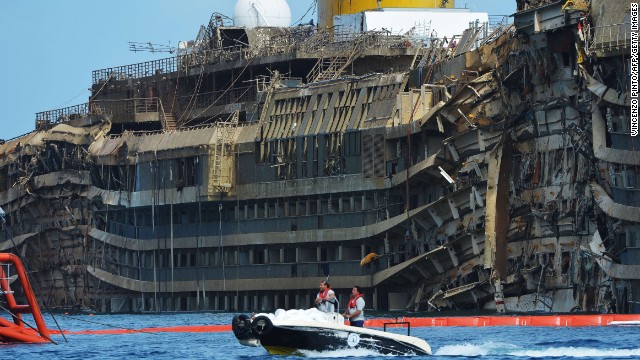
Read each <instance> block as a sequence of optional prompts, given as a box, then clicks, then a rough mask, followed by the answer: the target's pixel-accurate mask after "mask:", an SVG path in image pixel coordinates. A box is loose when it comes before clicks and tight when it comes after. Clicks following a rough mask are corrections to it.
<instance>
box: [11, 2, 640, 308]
mask: <svg viewBox="0 0 640 360" xmlns="http://www.w3.org/2000/svg"><path fill="white" fill-rule="evenodd" d="M387 2H389V4H391V3H394V2H393V1H390V0H386V1H384V2H382V3H383V5H386V4H387ZM431 2H433V1H431ZM602 2H603V1H602V0H593V1H592V2H591V4H590V6H588V5H587V4H584V3H582V2H578V1H570V2H564V1H556V2H548V1H539V2H537V3H535V4H534V3H533V2H529V3H528V4H519V8H518V12H517V13H516V14H515V15H514V16H513V18H514V23H513V25H508V24H507V23H506V22H500V23H497V22H492V21H483V22H480V21H478V22H472V23H471V24H468V22H467V25H468V26H466V27H464V28H462V29H460V33H459V35H457V36H455V37H451V36H448V37H438V36H437V35H434V36H431V34H436V33H435V32H433V31H428V30H427V31H424V29H423V30H422V31H419V32H416V31H409V32H406V33H402V34H394V33H392V32H390V31H379V30H373V31H371V30H369V29H365V28H364V27H363V28H361V29H355V28H352V29H349V30H348V31H340V30H339V28H336V27H335V26H333V25H332V24H333V22H334V21H337V22H338V23H339V22H340V21H345V20H344V19H345V17H348V16H360V17H359V18H360V19H367V16H368V15H367V14H366V13H367V12H384V11H386V10H385V9H383V8H380V7H379V6H378V5H380V4H376V2H375V1H372V2H371V3H373V4H374V5H370V7H366V6H365V5H362V6H360V5H358V6H360V7H355V8H348V9H343V8H341V7H340V6H342V5H344V4H341V2H340V1H319V10H320V18H321V19H320V20H321V21H320V26H319V27H318V28H316V27H315V26H311V25H303V26H296V27H268V26H267V27H265V26H262V25H264V24H261V23H260V21H266V20H264V19H262V20H259V21H257V22H256V25H257V26H256V27H251V26H250V27H246V26H244V27H241V26H235V25H234V24H231V23H230V22H229V20H228V19H227V18H225V17H223V16H221V15H219V14H214V16H212V18H211V21H210V22H209V24H207V25H206V26H203V27H202V28H201V30H200V32H199V34H198V36H197V38H196V39H195V40H194V41H191V42H189V43H186V45H185V46H183V47H182V48H181V49H180V52H179V54H178V56H175V57H171V58H166V59H161V60H157V61H153V62H147V63H142V64H134V65H128V66H118V67H113V68H109V69H101V70H96V71H94V72H93V76H92V78H93V85H92V97H91V100H90V101H89V102H88V103H86V104H82V105H78V106H75V107H71V108H65V109H58V110H52V111H47V112H43V113H38V114H37V120H36V128H37V130H36V131H34V132H32V133H30V134H27V135H24V136H21V137H19V138H16V139H12V140H9V141H6V142H5V143H4V144H3V145H0V206H1V207H2V208H3V209H4V211H5V212H6V214H5V216H4V217H5V219H6V221H4V222H3V229H4V231H3V234H2V235H0V236H2V240H3V242H1V243H0V247H1V248H2V249H3V250H14V251H19V252H20V253H21V254H22V256H23V257H24V258H25V259H26V260H27V263H28V266H29V267H30V269H31V271H32V274H33V275H32V276H33V279H34V281H37V282H38V283H39V284H40V287H41V288H43V289H49V290H48V292H49V293H50V294H51V296H50V299H51V301H53V302H54V303H55V304H56V305H58V306H74V305H81V306H94V307H96V308H97V309H98V310H100V311H107V312H120V311H186V310H255V309H261V310H273V309H275V308H279V307H281V308H304V307H308V306H311V304H312V302H313V296H315V293H314V288H315V285H316V283H317V282H318V280H320V279H325V278H327V277H329V279H330V282H331V284H332V287H333V288H334V289H336V290H337V293H338V296H339V298H340V299H341V303H343V304H344V303H346V300H347V297H348V289H350V288H351V287H352V286H353V285H359V286H362V287H363V288H364V289H365V294H366V300H367V304H368V306H369V307H372V308H375V309H378V310H397V309H411V310H434V309H448V308H449V309H466V308H490V309H492V308H493V309H497V310H498V311H548V312H551V311H554V312H568V311H597V310H608V311H618V312H635V311H636V306H635V305H634V304H635V301H637V299H638V282H637V279H638V277H640V271H639V269H638V268H637V267H638V266H639V265H638V264H636V262H637V261H636V260H635V259H637V258H638V257H637V256H635V252H636V250H637V249H636V242H637V236H638V235H637V234H639V233H640V232H639V231H636V229H637V228H638V222H640V210H638V206H640V205H638V204H639V203H637V200H638V199H636V198H637V195H638V190H637V189H638V185H637V182H636V180H635V179H636V176H637V173H638V162H637V161H636V160H634V159H640V157H638V154H637V152H636V151H635V150H634V149H636V148H637V145H638V144H637V141H636V139H637V138H635V137H631V136H629V134H628V133H629V132H630V128H629V126H628V124H629V118H628V113H629V107H630V104H629V97H628V96H627V95H626V93H625V89H626V87H625V86H626V84H627V83H628V78H629V73H628V71H629V70H628V69H629V66H628V63H629V61H630V58H629V52H630V44H631V42H630V35H629V34H630V28H629V26H628V24H629V21H630V20H629V17H628V16H627V14H628V12H627V10H628V9H627V8H626V7H625V6H626V5H624V6H623V5H620V6H619V7H615V6H613V5H608V6H607V8H606V11H605V10H604V7H601V6H599V5H598V3H602ZM350 3H351V2H350ZM356 3H357V2H356ZM363 3H364V2H363ZM397 3H398V4H397V5H398V6H399V7H405V8H414V7H416V5H415V4H414V2H411V1H407V2H401V1H400V2H397ZM409 3H411V5H408V4H409ZM394 4H395V3H394ZM402 5H404V6H402ZM336 6H337V9H338V12H337V13H332V14H333V15H335V17H332V22H329V21H328V20H327V16H328V15H327V12H328V11H336V10H335V9H336ZM389 6H391V5H389ZM422 6H425V7H428V6H431V7H433V8H435V9H432V10H433V11H446V10H442V9H441V8H442V7H445V8H446V7H447V6H453V2H439V1H437V2H434V4H433V5H425V4H422ZM616 6H617V5H616ZM327 9H330V10H327ZM393 11H398V10H397V9H396V10H389V12H393ZM452 11H453V10H452ZM358 14H360V15H358ZM625 16H627V17H625ZM486 20H491V18H488V17H487V18H486ZM423 24H426V23H423ZM425 26H426V25H425ZM342 290H344V291H342Z"/></svg>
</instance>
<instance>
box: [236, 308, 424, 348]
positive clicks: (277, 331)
mask: <svg viewBox="0 0 640 360" xmlns="http://www.w3.org/2000/svg"><path fill="white" fill-rule="evenodd" d="M234 322H235V319H234ZM244 322H245V323H244V324H243V326H242V328H243V331H236V330H238V327H237V326H236V327H235V328H234V334H235V335H236V337H237V338H238V340H239V341H240V343H241V344H243V345H249V346H255V345H253V344H254V343H255V344H257V343H259V344H260V345H262V346H263V347H264V348H265V349H266V350H267V351H268V352H269V353H270V354H272V355H291V354H298V353H301V352H302V351H317V352H325V351H338V350H345V349H362V350H369V351H372V352H375V353H378V354H382V355H398V356H406V355H431V349H430V348H429V346H428V344H427V343H426V342H424V341H423V340H420V339H417V338H413V337H409V336H404V335H397V334H392V333H387V332H383V331H379V330H374V329H368V328H358V327H352V326H346V325H340V324H326V325H319V324H305V323H303V322H301V323H300V324H291V323H286V324H283V323H273V322H272V321H271V320H270V319H269V318H267V317H265V316H259V317H257V318H255V319H254V320H253V321H251V320H248V319H247V320H244ZM249 322H250V324H251V325H250V327H251V336H250V335H249V334H248V332H247V331H246V330H247V329H248V327H249ZM232 327H233V326H232ZM251 338H253V339H255V340H257V341H255V342H254V340H253V339H251Z"/></svg>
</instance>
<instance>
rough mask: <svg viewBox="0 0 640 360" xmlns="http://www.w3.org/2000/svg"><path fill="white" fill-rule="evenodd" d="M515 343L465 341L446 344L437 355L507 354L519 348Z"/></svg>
mask: <svg viewBox="0 0 640 360" xmlns="http://www.w3.org/2000/svg"><path fill="white" fill-rule="evenodd" d="M518 349H519V348H518V347H517V346H515V345H511V344H504V343H496V342H488V343H485V344H471V343H464V344H459V345H446V346H443V347H441V348H440V349H438V351H436V352H435V355H449V356H485V355H495V354H506V353H508V352H510V351H514V350H518Z"/></svg>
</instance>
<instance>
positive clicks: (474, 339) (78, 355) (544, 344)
mask: <svg viewBox="0 0 640 360" xmlns="http://www.w3.org/2000/svg"><path fill="white" fill-rule="evenodd" d="M233 315H234V314H230V313H199V314H162V315H95V316H88V315H71V316H64V315H56V320H57V321H58V323H59V324H60V327H61V328H62V329H65V330H69V331H79V330H98V329H113V328H129V329H141V328H146V327H166V326H180V325H214V324H229V323H230V321H231V318H232V317H233ZM45 321H46V322H47V325H48V326H49V328H52V329H54V328H55V323H54V322H53V319H52V318H51V316H47V317H46V318H45ZM394 330H397V331H398V332H399V333H403V331H402V330H401V329H394ZM411 334H412V335H414V336H417V337H420V338H423V339H425V340H426V341H427V342H428V343H429V344H430V345H431V347H432V350H433V354H434V356H435V358H437V359H464V358H470V357H473V358H477V359H483V360H484V359H491V360H493V359H547V358H550V359H553V358H555V359H560V358H563V359H571V358H580V359H633V358H637V359H640V327H584V328H579V327H576V328H548V327H484V328H482V327H468V328H467V327H422V328H413V329H411ZM53 339H54V340H55V341H57V342H58V343H59V345H53V344H44V345H41V344H39V345H2V346H0V357H2V358H5V359H7V358H13V359H45V358H46V359H125V358H126V359H268V358H271V359H274V358H275V359H289V358H290V359H299V357H271V356H269V355H268V354H267V352H266V350H264V349H263V348H250V347H245V346H241V345H240V344H238V342H237V341H236V339H235V337H234V336H233V333H231V332H222V333H135V334H127V335H67V341H68V342H65V340H64V339H63V337H62V336H61V335H54V336H53ZM307 356H308V357H313V358H337V359H353V358H356V357H366V358H368V359H383V358H388V357H385V356H380V355H376V354H374V353H370V352H365V351H359V350H357V351H349V352H345V351H342V352H332V353H309V354H307Z"/></svg>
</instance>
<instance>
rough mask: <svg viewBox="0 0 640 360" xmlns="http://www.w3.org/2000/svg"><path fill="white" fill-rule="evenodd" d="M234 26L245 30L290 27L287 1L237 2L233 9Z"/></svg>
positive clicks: (289, 12)
mask: <svg viewBox="0 0 640 360" xmlns="http://www.w3.org/2000/svg"><path fill="white" fill-rule="evenodd" d="M233 22H234V24H235V26H243V27H246V28H254V27H262V26H272V27H288V26H291V9H290V8H289V4H287V0H238V2H237V3H236V7H235V8H234V9H233Z"/></svg>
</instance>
